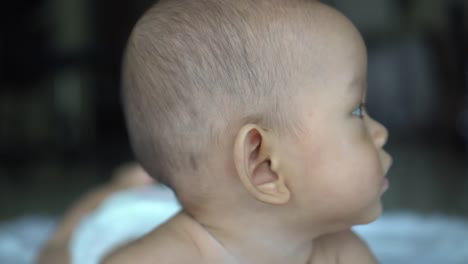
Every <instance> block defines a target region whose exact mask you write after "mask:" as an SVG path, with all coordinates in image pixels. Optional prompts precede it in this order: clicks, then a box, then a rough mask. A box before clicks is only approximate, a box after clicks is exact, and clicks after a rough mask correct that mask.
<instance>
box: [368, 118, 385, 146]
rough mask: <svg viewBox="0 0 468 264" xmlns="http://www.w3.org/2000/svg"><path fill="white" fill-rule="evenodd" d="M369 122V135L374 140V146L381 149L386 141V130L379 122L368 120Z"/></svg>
mask: <svg viewBox="0 0 468 264" xmlns="http://www.w3.org/2000/svg"><path fill="white" fill-rule="evenodd" d="M370 122H371V131H370V132H371V135H372V138H373V139H374V142H375V145H376V146H378V147H380V148H382V147H383V146H385V144H386V143H387V140H388V130H387V128H386V127H385V126H384V125H382V124H381V123H380V122H378V121H376V120H374V119H372V118H370Z"/></svg>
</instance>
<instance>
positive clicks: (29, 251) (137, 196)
mask: <svg viewBox="0 0 468 264" xmlns="http://www.w3.org/2000/svg"><path fill="white" fill-rule="evenodd" d="M179 210H180V206H179V204H178V203H177V200H176V198H175V197H174V195H173V194H172V192H171V191H170V190H169V189H167V188H166V187H162V186H155V187H151V188H144V189H138V190H131V191H125V192H122V193H118V194H115V195H113V196H112V197H110V198H109V199H108V200H107V201H106V202H104V203H103V205H102V206H101V207H100V208H99V209H98V210H96V211H95V212H94V213H92V214H91V215H89V216H88V217H86V218H85V219H84V220H83V221H82V223H81V224H80V226H79V227H78V228H77V229H76V231H75V233H74V235H73V238H72V241H71V243H70V251H71V256H72V259H73V264H94V263H98V262H99V260H100V259H101V258H102V257H103V256H105V255H106V254H108V253H109V251H111V250H112V249H114V248H116V247H118V246H119V245H122V244H124V243H127V242H128V241H131V240H133V239H136V238H138V237H141V236H143V235H144V234H146V233H148V232H150V231H151V230H152V229H153V228H155V227H157V226H158V225H160V224H161V223H163V222H165V221H166V220H167V219H169V218H170V217H172V216H173V215H174V214H176V213H177V212H178V211H179ZM54 221H55V220H54V219H53V218H45V217H27V218H20V219H17V220H14V221H10V222H7V223H3V224H0V263H8V264H10V263H11V264H31V263H34V258H35V256H36V254H37V252H38V250H39V249H40V248H41V246H42V243H43V242H44V241H45V239H46V238H47V236H48V235H49V234H50V232H51V230H52V228H53V227H54ZM354 230H355V231H356V232H357V233H359V234H360V235H361V236H362V237H363V238H364V239H365V240H366V241H367V243H368V244H369V246H370V247H371V249H372V250H373V251H374V253H375V255H376V256H377V258H378V259H379V261H380V262H381V263H382V264H419V263H421V264H467V263H468V221H467V220H466V219H461V218H453V217H447V216H444V215H427V216H422V215H420V214H416V213H411V212H386V213H384V215H383V216H382V217H381V218H380V219H378V220H377V221H376V222H374V223H372V224H369V225H365V226H358V227H355V228H354Z"/></svg>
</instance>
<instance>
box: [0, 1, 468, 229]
mask: <svg viewBox="0 0 468 264" xmlns="http://www.w3.org/2000/svg"><path fill="white" fill-rule="evenodd" d="M153 2H154V1H148V0H137V1H128V0H127V1H123V0H113V1H110V0H99V1H94V0H36V1H33V0H28V1H3V2H2V6H1V8H0V220H4V219H8V218H11V217H15V216H21V215H25V214H28V215H29V214H54V215H55V214H60V213H61V212H63V210H64V209H65V208H66V207H67V206H68V205H70V203H71V202H72V201H73V200H74V199H76V198H77V197H78V196H79V194H81V193H83V192H84V191H86V190H88V189H89V188H90V187H91V186H95V185H97V184H101V183H103V182H105V181H107V180H108V179H109V177H110V176H111V174H112V171H113V169H115V167H116V166H118V165H119V164H122V163H123V162H126V161H131V160H132V153H131V150H130V148H129V144H128V141H127V135H126V132H125V128H124V123H123V118H122V113H121V110H120V105H119V74H120V62H121V55H122V50H123V47H124V45H125V41H126V39H127V36H128V34H129V32H130V30H131V28H132V26H133V24H134V23H135V22H136V19H137V18H138V17H139V16H140V15H141V14H142V12H143V11H144V10H145V9H146V8H147V7H149V6H150V5H151V4H152V3H153ZM324 2H326V3H329V4H331V5H333V6H335V7H336V8H338V9H339V10H341V11H342V12H344V13H345V14H346V15H347V16H348V17H350V18H351V20H353V21H354V22H355V23H356V25H357V27H358V28H359V29H360V30H361V32H362V34H363V36H364V38H365V40H366V42H367V45H368V50H369V92H368V108H369V111H370V112H371V114H373V115H374V116H375V118H376V119H378V120H380V121H381V122H382V123H383V124H385V125H386V126H387V127H388V129H389V131H390V140H389V142H388V147H387V149H388V151H389V152H390V153H391V154H392V155H393V157H394V166H393V168H392V169H391V171H390V173H389V178H390V185H391V188H390V190H389V191H388V192H387V194H386V195H385V196H384V203H385V206H386V208H387V209H389V210H392V209H410V210H416V211H418V212H421V213H434V212H440V213H445V214H456V215H464V216H468V172H467V169H468V158H467V155H466V154H467V146H468V52H467V50H468V37H467V34H468V30H467V28H468V18H467V14H468V3H467V2H466V1H462V0H419V1H416V0H413V1H404V0H355V1H347V0H339V1H337V0H335V1H332V0H329V1H324Z"/></svg>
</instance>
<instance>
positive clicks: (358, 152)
mask: <svg viewBox="0 0 468 264" xmlns="http://www.w3.org/2000/svg"><path fill="white" fill-rule="evenodd" d="M335 22H336V21H335ZM324 30H326V31H327V32H328V34H323V36H324V38H323V42H322V43H323V44H324V45H322V50H321V52H320V55H319V56H320V58H319V59H320V74H319V76H320V77H319V78H315V77H314V78H315V79H314V80H310V81H309V82H307V81H306V82H304V83H305V86H308V85H309V84H310V87H305V88H304V90H303V91H301V94H300V96H299V97H300V99H298V100H299V104H298V105H299V107H300V109H299V110H300V115H301V117H300V120H302V126H303V132H304V133H303V134H302V135H301V136H300V138H299V139H291V140H290V141H288V144H285V146H284V149H283V151H284V152H283V154H285V155H284V157H286V159H288V162H287V164H289V165H290V166H289V167H288V168H287V170H288V172H287V173H288V174H289V175H293V178H292V181H291V182H290V183H289V184H290V187H291V189H293V195H294V194H295V196H294V197H295V198H296V201H297V202H298V203H299V205H300V207H301V209H305V210H303V211H304V212H305V214H307V216H305V218H304V219H306V218H308V217H309V218H310V217H313V219H315V220H317V221H323V223H330V224H332V225H333V226H334V227H336V226H349V225H350V224H358V223H367V222H370V221H372V220H374V219H375V218H376V217H377V216H379V215H380V213H381V210H382V208H381V200H380V198H381V195H382V194H383V193H384V191H385V190H386V188H387V186H388V182H387V180H386V177H385V175H386V173H387V171H388V169H389V168H390V166H391V163H392V159H391V157H390V155H388V154H387V153H386V152H385V151H384V150H383V146H384V145H385V143H386V141H387V137H388V132H387V130H386V128H385V127H384V126H383V125H382V124H380V123H379V122H377V121H376V120H374V119H372V118H371V117H370V116H369V113H368V112H367V111H366V109H365V107H364V103H365V97H366V74H367V73H366V72H367V70H366V68H367V55H366V49H365V45H364V43H363V40H362V38H361V36H360V35H359V33H358V32H357V30H356V29H354V27H353V26H352V25H351V24H350V23H348V22H347V21H344V20H343V21H340V20H338V22H337V23H335V25H331V23H330V24H329V25H327V28H325V29H324ZM305 80H307V78H305ZM294 192H295V193H294Z"/></svg>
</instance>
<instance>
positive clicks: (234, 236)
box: [187, 214, 314, 264]
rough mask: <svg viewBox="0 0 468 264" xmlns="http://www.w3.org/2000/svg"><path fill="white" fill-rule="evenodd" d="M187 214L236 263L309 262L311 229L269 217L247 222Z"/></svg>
mask: <svg viewBox="0 0 468 264" xmlns="http://www.w3.org/2000/svg"><path fill="white" fill-rule="evenodd" d="M187 216H188V217H189V218H191V219H193V221H194V222H196V223H198V224H199V226H200V228H201V229H203V230H204V231H205V232H206V234H207V236H208V237H210V238H211V242H213V243H215V244H216V246H217V247H219V248H220V249H221V250H223V251H224V253H225V254H226V256H228V257H229V258H230V259H232V260H233V263H246V264H248V263H269V264H271V263H291V264H296V263H297V264H306V263H308V262H309V259H310V256H311V254H312V251H313V241H314V237H313V236H312V235H311V234H312V230H310V231H311V232H310V233H309V234H307V235H306V234H304V233H303V234H297V233H295V232H291V231H288V230H287V228H285V227H284V226H282V227H280V226H278V225H275V223H272V222H269V221H266V222H264V223H258V222H254V221H252V222H250V223H249V222H248V221H247V222H245V223H244V222H242V221H239V218H238V217H237V218H234V217H230V216H226V217H223V219H207V218H206V217H204V218H202V219H199V218H197V217H193V216H189V215H188V214H187Z"/></svg>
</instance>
